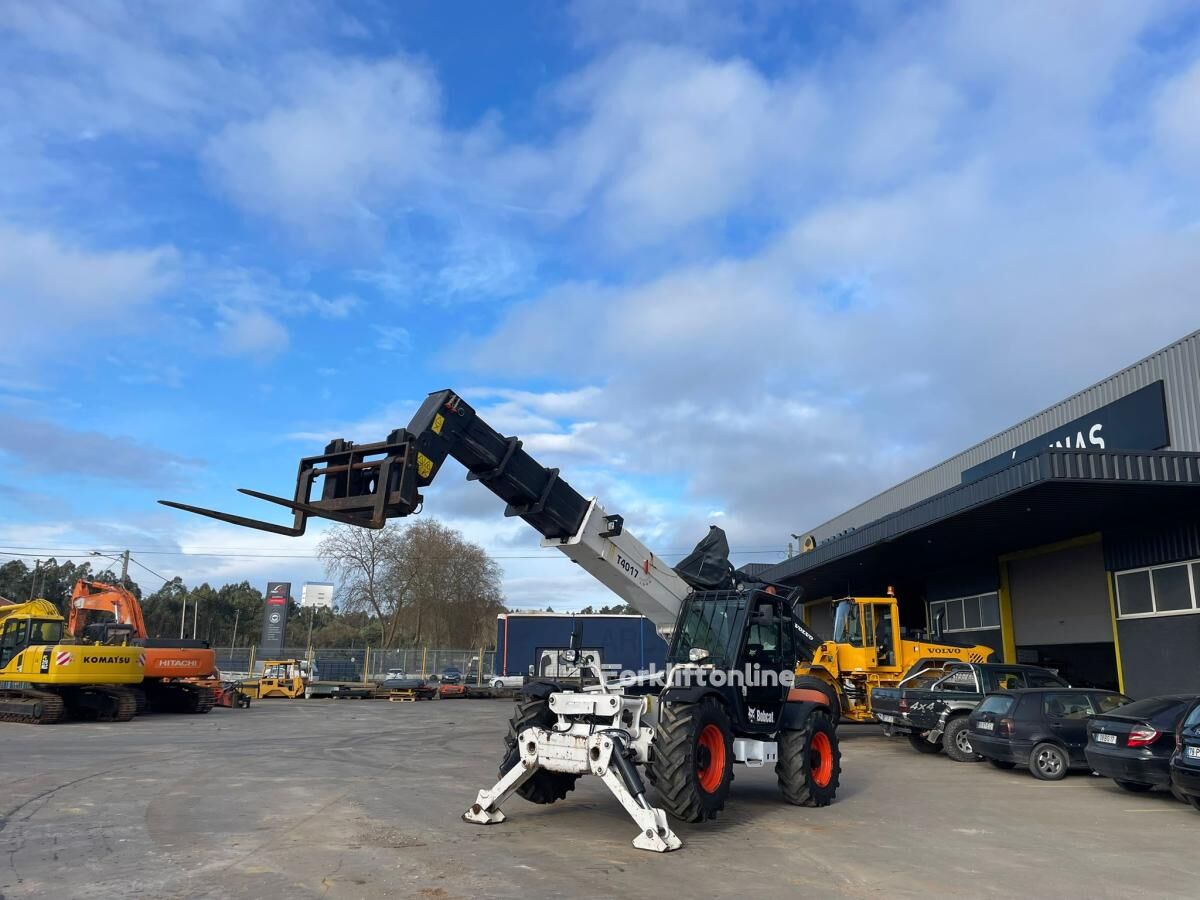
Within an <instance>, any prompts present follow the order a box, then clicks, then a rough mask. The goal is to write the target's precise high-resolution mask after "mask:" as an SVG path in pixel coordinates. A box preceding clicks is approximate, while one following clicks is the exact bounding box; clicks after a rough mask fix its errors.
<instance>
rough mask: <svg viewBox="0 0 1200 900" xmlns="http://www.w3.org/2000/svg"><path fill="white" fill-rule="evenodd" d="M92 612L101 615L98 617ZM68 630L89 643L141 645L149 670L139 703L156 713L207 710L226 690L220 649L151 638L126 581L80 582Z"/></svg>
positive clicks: (71, 608) (136, 600) (73, 592)
mask: <svg viewBox="0 0 1200 900" xmlns="http://www.w3.org/2000/svg"><path fill="white" fill-rule="evenodd" d="M92 613H100V614H102V618H101V619H100V620H99V621H93V620H92V616H91V614H92ZM67 629H68V630H69V631H70V633H71V634H72V635H73V636H74V637H75V639H76V640H78V641H81V642H84V643H87V644H98V645H103V646H122V645H128V646H132V647H138V648H139V649H140V650H141V651H142V653H143V655H144V656H145V660H146V667H145V672H146V674H145V679H144V680H143V682H142V684H141V685H140V686H139V687H138V688H137V689H136V690H137V691H139V692H140V693H141V696H140V697H139V701H140V704H141V705H142V706H144V707H145V708H148V709H150V710H151V711H153V712H174V713H207V712H208V711H209V710H211V709H212V708H213V705H214V704H215V703H216V700H217V696H216V692H217V691H220V690H221V678H220V672H218V671H217V654H216V652H215V651H214V650H212V649H211V648H210V647H209V645H208V642H207V641H189V640H174V639H173V638H152V637H150V635H149V634H148V633H147V630H146V621H145V619H144V618H143V616H142V606H141V604H140V603H139V602H138V599H137V597H135V596H134V595H133V593H132V592H130V591H129V590H128V589H127V588H125V587H124V586H123V585H119V584H106V583H105V582H102V581H86V580H83V579H81V580H79V581H77V582H75V586H74V588H73V589H72V591H71V600H70V613H69V619H68V624H67ZM139 711H140V710H139Z"/></svg>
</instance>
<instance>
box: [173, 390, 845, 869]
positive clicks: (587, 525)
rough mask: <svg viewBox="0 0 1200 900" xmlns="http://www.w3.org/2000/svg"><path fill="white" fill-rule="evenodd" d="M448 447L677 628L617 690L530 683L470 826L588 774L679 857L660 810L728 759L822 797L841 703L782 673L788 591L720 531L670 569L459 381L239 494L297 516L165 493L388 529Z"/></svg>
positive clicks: (713, 781) (645, 839)
mask: <svg viewBox="0 0 1200 900" xmlns="http://www.w3.org/2000/svg"><path fill="white" fill-rule="evenodd" d="M448 456H449V457H453V458H454V459H456V460H458V461H459V462H460V463H462V464H463V466H465V467H466V469H467V473H468V474H467V478H468V479H469V480H471V481H478V482H480V483H481V484H482V485H483V486H484V487H486V488H488V490H490V491H491V492H492V493H494V494H496V495H497V496H498V497H500V499H502V500H504V501H505V502H506V503H507V507H506V508H505V515H507V516H518V517H520V518H522V519H524V520H525V521H526V522H528V523H529V524H530V525H532V526H533V527H534V528H535V529H536V530H537V531H538V532H539V533H540V534H541V535H542V546H543V547H553V548H555V549H557V550H559V551H561V552H562V553H564V554H565V555H566V556H567V557H568V558H569V559H571V560H572V561H574V562H576V563H578V564H579V566H580V567H581V568H583V569H584V570H585V571H586V572H588V573H589V574H590V575H592V576H593V577H595V578H596V579H598V580H599V581H600V582H601V583H603V584H604V585H605V586H606V587H608V588H609V589H611V590H612V591H613V592H614V593H615V594H617V595H618V596H619V597H621V598H622V599H623V600H624V601H625V602H626V603H628V604H629V605H630V606H631V607H633V608H634V609H635V610H637V611H638V612H639V613H641V614H642V615H644V616H646V617H647V618H649V619H650V620H651V621H652V622H653V623H654V624H655V626H656V627H657V628H658V629H659V631H660V632H661V633H662V634H664V635H665V636H667V635H669V636H670V645H669V646H670V650H669V654H668V669H667V671H666V672H665V673H658V675H657V678H656V679H654V680H653V681H650V680H648V679H646V678H644V677H641V676H638V677H631V678H630V679H623V680H621V681H620V682H618V683H613V682H610V681H609V680H608V679H607V678H606V677H605V675H604V673H602V672H600V671H596V672H595V673H594V674H595V676H596V678H597V680H598V682H599V683H598V684H596V685H594V686H589V687H587V688H584V689H582V690H565V689H563V686H562V685H560V684H556V683H554V682H551V681H535V682H531V683H530V684H528V685H526V686H525V688H524V689H523V691H522V694H521V696H520V697H519V699H518V701H517V707H516V714H515V715H514V716H513V718H512V720H511V722H510V723H509V733H508V736H507V737H506V739H505V754H504V757H503V759H502V762H501V764H500V773H499V774H500V780H499V781H498V782H497V783H496V784H495V785H494V786H492V787H491V788H488V789H486V790H482V791H480V792H479V794H478V796H477V797H476V799H475V802H474V803H473V804H472V805H471V806H470V808H469V809H468V810H467V811H466V812H465V813H464V814H463V818H464V819H465V820H466V821H468V822H473V823H478V824H493V823H497V822H502V821H504V813H503V812H502V811H501V807H502V806H503V805H504V804H505V802H506V801H507V800H508V799H509V798H510V797H511V796H512V795H513V794H514V793H515V794H518V795H520V796H521V797H523V798H524V799H526V800H529V801H532V802H534V803H553V802H555V801H557V800H561V799H563V798H564V797H565V796H566V794H567V793H568V792H569V791H570V790H572V789H573V788H574V786H575V782H576V780H577V779H578V778H579V777H580V776H583V775H588V774H591V775H595V776H597V777H599V778H600V779H601V780H602V781H603V782H604V783H605V784H606V785H607V786H608V788H609V789H610V790H611V792H612V793H613V794H614V796H615V797H616V798H617V800H618V801H619V802H620V803H621V805H622V806H623V807H624V808H625V810H626V811H627V812H628V813H629V815H630V816H631V817H632V818H633V819H634V821H635V822H636V823H637V826H638V835H637V837H636V838H635V839H634V841H633V843H634V846H635V847H638V848H641V849H646V850H655V851H660V852H662V851H668V850H674V849H676V848H678V847H679V846H680V840H679V838H678V837H677V836H676V834H675V833H674V832H673V831H672V829H671V826H670V823H669V821H668V818H667V814H668V813H669V814H670V815H671V816H673V817H674V818H677V819H681V820H683V821H689V822H699V821H704V820H706V819H711V818H713V817H714V816H715V815H716V814H717V812H718V811H720V810H721V809H722V808H723V807H724V805H725V802H726V798H727V797H728V794H729V789H730V784H731V782H732V781H733V766H734V763H741V764H744V765H746V766H750V767H761V766H766V765H773V766H774V768H775V772H776V775H777V778H778V782H779V787H780V790H781V792H782V794H783V797H784V799H785V800H786V801H788V802H790V803H793V804H796V805H799V806H826V805H828V804H829V803H830V802H831V801H832V800H833V798H834V795H835V793H836V791H837V787H838V783H839V778H840V772H841V753H840V750H839V747H838V741H837V734H836V732H835V730H834V723H833V721H832V718H831V716H832V715H833V714H835V713H836V711H835V710H834V709H831V707H830V703H829V701H828V699H827V697H826V695H825V694H824V693H823V692H821V691H818V690H812V689H806V688H797V687H794V686H793V684H792V680H793V670H794V669H795V667H796V665H797V663H798V662H799V661H800V660H801V659H802V658H809V657H810V656H811V652H812V646H811V644H809V643H807V642H806V640H805V634H806V633H805V632H803V630H802V628H801V627H800V626H799V623H798V620H797V618H796V615H795V613H794V611H793V603H792V598H791V597H790V596H785V595H784V593H783V591H782V590H781V589H779V588H777V587H776V586H771V585H764V584H762V583H752V582H748V581H744V580H742V581H739V580H738V579H737V578H736V577H735V573H734V572H733V571H732V569H731V567H730V565H729V562H728V544H726V543H725V538H724V534H723V533H722V532H721V531H720V529H715V528H714V529H712V530H711V531H710V534H709V536H708V537H707V538H706V539H705V540H703V541H701V543H700V544H699V545H698V546H697V549H696V551H694V552H693V553H692V554H691V555H690V556H689V557H687V558H686V559H684V560H683V561H682V562H681V563H680V564H679V565H678V566H677V567H676V568H674V569H672V568H671V567H670V566H668V565H667V564H666V563H664V562H663V561H662V560H661V559H659V558H658V557H657V556H655V555H654V554H653V553H651V552H650V551H649V550H648V549H647V548H646V547H645V545H644V544H642V542H641V541H639V540H638V539H637V538H636V537H634V536H633V534H631V533H630V532H629V531H628V530H627V529H626V527H625V520H624V519H623V518H622V516H621V515H619V514H617V513H614V512H611V511H609V510H607V509H605V508H604V507H603V506H601V505H600V503H599V502H597V500H596V499H594V498H593V499H590V500H589V499H587V498H585V497H583V496H582V495H581V494H579V493H578V492H577V491H576V490H575V489H574V488H572V487H571V486H570V485H569V484H568V483H567V482H566V481H565V480H564V479H562V478H560V477H559V473H558V470H557V469H549V468H546V467H544V466H542V465H541V464H539V463H538V462H537V461H536V460H534V459H533V457H531V456H530V455H529V454H528V453H527V452H525V450H523V449H522V446H521V441H520V440H518V439H517V438H515V437H504V436H503V435H501V434H500V433H499V432H497V431H495V430H494V429H493V428H491V427H490V426H489V425H488V424H487V423H486V422H484V421H483V420H482V419H481V418H480V417H479V416H478V415H476V413H475V410H474V409H473V408H472V407H471V406H470V405H468V404H467V403H466V402H465V401H464V400H462V398H460V397H459V396H458V395H457V394H455V393H454V392H452V391H448V390H447V391H438V392H436V393H433V394H430V395H429V397H428V398H426V400H425V402H424V403H423V404H422V405H421V407H420V409H418V410H417V413H416V415H415V416H414V417H413V419H412V421H411V422H410V423H409V425H408V428H400V429H396V430H395V431H393V432H392V433H391V434H389V435H388V437H387V439H386V440H384V441H381V442H378V443H372V444H362V445H356V444H354V443H352V442H350V441H345V440H341V439H338V440H334V441H332V442H331V443H329V445H328V446H327V447H326V448H325V452H324V453H323V454H322V455H320V456H313V457H308V458H305V459H303V460H301V461H300V468H299V472H298V474H297V479H296V491H295V495H294V498H293V499H290V500H289V499H286V498H282V497H275V496H271V495H269V494H263V493H261V492H258V491H252V490H246V489H242V492H243V493H245V494H248V495H250V496H252V497H256V498H259V499H262V500H266V501H269V502H271V503H276V504H278V505H280V506H283V507H286V508H288V509H290V510H292V512H293V514H294V518H293V523H292V525H290V526H288V525H277V524H274V523H271V522H264V521H260V520H257V519H250V518H246V517H244V516H238V515H233V514H230V513H224V512H217V511H215V510H210V509H203V508H200V507H195V506H189V505H186V504H181V503H174V502H171V501H160V502H163V503H165V504H166V505H168V506H173V507H176V508H178V509H183V510H186V511H189V512H193V513H199V514H201V515H205V516H210V517H212V518H215V519H219V520H221V521H225V522H229V523H232V524H235V525H242V526H247V527H250V528H257V529H260V530H263V531H269V532H271V533H274V534H281V535H290V536H295V535H300V534H303V533H304V530H305V527H306V524H307V520H308V519H309V518H310V517H314V516H315V517H320V518H324V519H331V520H333V521H335V522H341V523H343V524H347V525H357V526H362V527H366V528H382V527H383V526H384V524H386V522H387V520H388V519H390V518H395V517H403V516H408V515H412V514H413V513H415V512H417V511H418V510H419V508H420V506H421V503H422V497H421V494H420V490H421V489H422V488H424V487H426V486H428V485H429V484H431V483H432V481H433V479H434V478H435V477H436V475H437V473H438V471H439V470H440V468H441V466H442V464H443V462H445V460H446V457H448ZM655 693H656V694H657V696H652V695H653V694H655ZM653 707H656V708H657V710H656V711H657V722H654V719H653V716H652V715H651V714H650V713H651V710H652V708H653ZM639 767H642V769H643V770H644V771H645V774H646V775H647V776H648V780H649V781H650V783H651V784H652V785H653V788H654V795H655V799H656V801H657V804H658V805H657V806H656V805H653V804H651V802H650V800H649V799H648V796H647V795H648V793H649V791H648V789H647V787H646V785H645V783H644V782H643V780H642V778H641V774H640V771H639Z"/></svg>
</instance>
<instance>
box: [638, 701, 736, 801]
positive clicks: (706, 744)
mask: <svg viewBox="0 0 1200 900" xmlns="http://www.w3.org/2000/svg"><path fill="white" fill-rule="evenodd" d="M652 749H653V752H652V754H651V758H650V763H649V765H648V766H647V768H646V774H647V776H648V777H649V778H650V781H651V783H652V784H653V785H654V788H655V791H656V793H657V794H658V805H659V806H661V807H662V808H663V809H665V810H666V811H667V812H668V813H670V814H671V815H672V816H674V817H675V818H676V819H679V820H681V821H683V822H703V821H704V820H705V819H714V818H716V816H717V813H719V812H720V811H721V810H722V809H723V808H724V807H725V800H726V798H728V797H729V786H730V785H731V784H732V783H733V727H732V726H731V725H730V722H729V716H728V715H727V714H726V712H725V708H724V707H723V706H722V705H721V703H720V701H719V700H717V698H716V697H712V696H709V697H702V698H701V699H700V701H699V702H697V703H671V702H670V701H668V702H666V703H663V704H662V705H661V706H660V707H659V713H658V730H657V731H656V732H655V734H654V743H653V748H652Z"/></svg>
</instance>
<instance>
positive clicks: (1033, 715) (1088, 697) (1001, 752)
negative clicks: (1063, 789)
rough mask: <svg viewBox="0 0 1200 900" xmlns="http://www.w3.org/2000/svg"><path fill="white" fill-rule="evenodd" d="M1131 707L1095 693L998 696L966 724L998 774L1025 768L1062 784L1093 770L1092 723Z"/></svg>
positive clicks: (1030, 691)
mask: <svg viewBox="0 0 1200 900" xmlns="http://www.w3.org/2000/svg"><path fill="white" fill-rule="evenodd" d="M1129 702H1131V701H1130V699H1129V698H1128V697H1126V696H1125V695H1124V694H1118V693H1116V692H1115V691H1101V690H1096V689H1094V688H1027V689H1025V690H1013V691H997V692H996V693H994V694H989V695H988V696H987V697H986V698H985V699H984V701H983V702H982V703H980V704H979V706H978V707H977V708H976V709H975V711H974V712H973V713H971V716H970V718H969V719H968V720H967V721H968V725H967V727H968V728H969V730H970V735H971V746H972V747H973V748H974V749H975V752H977V753H979V754H980V755H981V756H983V757H984V758H985V759H986V760H987V761H988V762H990V763H991V764H992V765H993V766H995V767H996V768H998V769H1012V768H1015V767H1016V766H1026V767H1028V769H1029V771H1030V773H1031V774H1032V775H1033V776H1034V777H1035V778H1040V779H1041V780H1042V781H1058V780H1060V779H1062V778H1066V777H1067V772H1068V771H1069V770H1070V769H1090V765H1089V763H1088V760H1087V756H1086V755H1085V754H1084V748H1085V747H1086V746H1087V740H1088V719H1089V718H1090V717H1091V716H1094V715H1099V714H1101V713H1108V712H1111V711H1112V710H1114V709H1117V708H1118V707H1121V706H1124V705H1125V704H1127V703H1129Z"/></svg>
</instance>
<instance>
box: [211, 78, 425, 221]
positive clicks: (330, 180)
mask: <svg viewBox="0 0 1200 900" xmlns="http://www.w3.org/2000/svg"><path fill="white" fill-rule="evenodd" d="M282 87H283V96H282V97H281V98H280V99H279V100H278V101H276V102H275V103H274V104H272V105H271V106H270V108H268V109H267V110H266V111H265V112H263V113H262V114H260V115H257V116H254V117H251V118H250V119H248V120H245V121H240V122H234V123H231V124H229V125H227V126H226V127H225V128H223V129H222V130H221V131H220V132H219V133H218V134H217V135H216V136H214V137H213V138H212V139H211V140H210V141H209V142H208V145H207V147H206V149H205V152H204V156H205V159H206V160H207V162H208V165H209V167H210V169H211V171H212V173H213V176H214V178H215V179H216V180H217V182H218V183H219V184H220V185H221V186H222V187H223V188H224V189H225V190H226V191H228V192H229V194H230V195H231V196H232V197H233V199H234V200H235V201H236V202H237V203H238V204H239V205H241V206H242V207H243V208H245V209H246V210H248V211H250V212H252V213H255V214H258V215H265V216H268V217H270V218H273V219H275V220H277V221H279V222H280V223H281V224H283V225H284V226H286V227H287V228H290V229H293V230H295V231H296V232H298V233H300V234H302V235H304V236H306V237H308V238H310V239H313V240H317V241H322V242H324V241H326V240H328V239H330V237H331V235H334V234H336V233H337V232H338V231H342V232H343V233H344V231H345V229H346V228H347V227H349V228H350V229H351V230H352V234H358V233H359V232H363V231H365V232H368V233H371V232H374V231H375V230H376V228H377V227H378V223H379V220H380V217H381V214H383V213H384V212H385V211H386V209H387V205H389V204H390V203H392V202H394V201H395V200H396V198H397V197H398V196H399V197H403V196H404V192H405V190H406V189H408V190H414V191H415V190H418V189H420V190H424V189H427V188H429V187H430V186H431V185H432V184H433V183H436V181H437V179H438V156H439V154H440V152H441V149H442V146H441V145H442V135H441V131H440V128H439V126H438V122H437V119H438V116H439V102H440V101H439V91H438V86H437V83H436V81H435V80H434V79H433V78H432V76H431V75H430V74H429V73H428V72H426V71H425V70H424V69H423V68H422V67H421V66H419V65H418V64H416V63H414V62H410V61H408V60H405V59H398V58H394V59H388V60H383V61H379V62H364V61H357V60H355V61H346V60H338V59H334V58H323V57H314V56H310V57H305V58H301V59H297V60H296V61H295V63H294V68H293V70H292V72H291V73H290V77H289V78H288V79H287V80H286V81H285V82H284V83H283V85H282ZM352 234H350V235H346V236H345V240H347V241H348V240H350V239H351V237H352Z"/></svg>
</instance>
